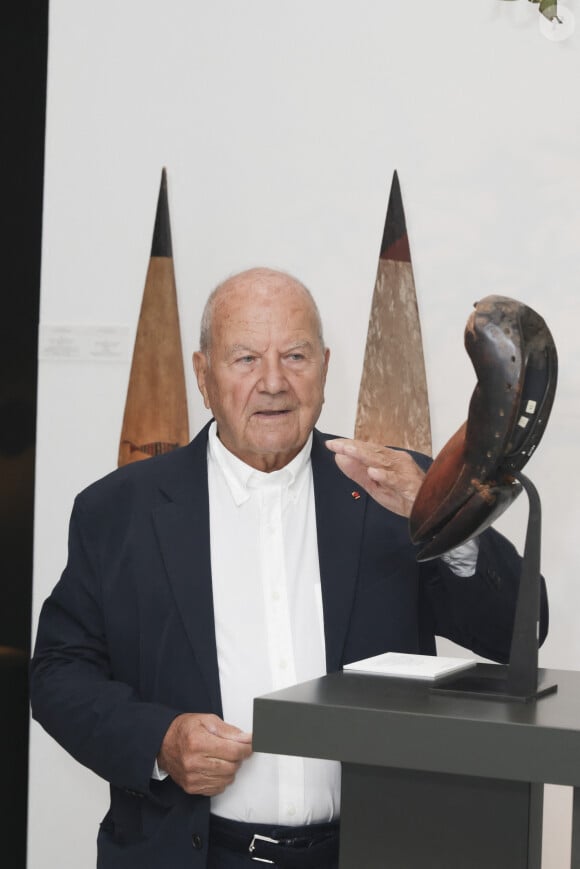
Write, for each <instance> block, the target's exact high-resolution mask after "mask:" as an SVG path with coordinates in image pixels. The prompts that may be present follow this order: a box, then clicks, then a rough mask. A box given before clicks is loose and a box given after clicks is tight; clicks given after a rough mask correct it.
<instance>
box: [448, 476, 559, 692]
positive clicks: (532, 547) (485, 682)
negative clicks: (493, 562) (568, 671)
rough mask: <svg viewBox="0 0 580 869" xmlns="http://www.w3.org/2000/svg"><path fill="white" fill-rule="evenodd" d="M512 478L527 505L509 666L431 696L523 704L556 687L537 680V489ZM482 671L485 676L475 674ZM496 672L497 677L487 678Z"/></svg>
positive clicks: (539, 512)
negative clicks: (470, 696)
mask: <svg viewBox="0 0 580 869" xmlns="http://www.w3.org/2000/svg"><path fill="white" fill-rule="evenodd" d="M514 477H515V478H516V479H517V480H518V481H519V482H520V483H521V484H522V486H523V488H524V489H525V490H526V494H527V496H528V501H529V506H530V509H529V514H528V527H527V530H526V542H525V546H524V557H523V561H522V571H521V576H520V588H519V592H518V601H517V607H516V615H515V619H514V628H513V634H512V644H511V652H510V659H509V664H508V665H507V666H497V667H491V668H490V667H489V665H483V667H482V666H481V665H478V666H477V667H476V668H475V670H474V671H472V672H471V673H468V674H465V675H463V676H459V677H455V678H451V679H450V680H446V681H445V682H440V683H439V684H438V685H437V686H436V687H434V688H432V691H433V692H435V693H444V694H458V695H466V694H467V695H469V694H471V695H475V696H478V697H485V698H489V699H495V700H506V701H519V702H523V703H525V702H527V701H530V700H536V699H538V698H539V697H543V696H545V695H546V694H553V693H554V691H556V690H557V688H558V686H557V685H555V684H544V682H543V677H540V678H539V677H538V632H539V631H538V629H539V620H540V581H541V580H540V549H541V532H542V508H541V504H540V497H539V495H538V492H537V489H536V487H535V486H534V484H533V483H532V481H531V480H529V479H528V478H527V477H526V476H524V474H522V473H521V472H519V471H517V472H515V473H514ZM483 668H485V675H484V674H483V673H481V672H478V670H480V671H481V670H482V669H483ZM490 669H491V670H492V671H495V670H497V675H493V674H490Z"/></svg>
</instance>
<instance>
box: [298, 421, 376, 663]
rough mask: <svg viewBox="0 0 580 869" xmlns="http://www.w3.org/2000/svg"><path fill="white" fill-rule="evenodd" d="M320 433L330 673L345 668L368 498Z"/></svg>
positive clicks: (317, 473)
mask: <svg viewBox="0 0 580 869" xmlns="http://www.w3.org/2000/svg"><path fill="white" fill-rule="evenodd" d="M327 439H328V437H327V436H325V435H322V434H321V433H320V432H318V431H316V429H315V431H314V439H313V442H312V474H313V479H314V496H315V501H316V528H317V535H318V559H319V562H320V581H321V585H322V603H323V612H324V633H325V639H326V669H327V671H328V672H333V671H334V670H338V669H340V667H341V666H342V654H343V649H344V644H345V641H346V636H347V632H348V626H349V621H350V614H351V610H352V603H353V598H354V593H355V588H356V581H357V576H358V564H359V552H360V546H361V541H362V532H363V526H364V517H365V512H366V504H367V498H368V495H367V494H366V492H365V491H364V490H358V489H357V487H356V484H355V483H353V481H352V480H350V479H349V478H348V477H346V476H345V475H344V474H343V473H342V472H341V471H340V469H339V468H337V466H336V463H335V459H334V454H333V453H331V452H330V450H328V449H327V448H326V447H325V446H324V441H325V440H327Z"/></svg>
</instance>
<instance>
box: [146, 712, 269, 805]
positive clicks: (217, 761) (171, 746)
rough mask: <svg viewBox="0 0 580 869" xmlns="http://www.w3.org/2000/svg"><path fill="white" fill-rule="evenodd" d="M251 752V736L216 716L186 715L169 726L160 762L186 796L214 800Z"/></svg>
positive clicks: (174, 720) (229, 782)
mask: <svg viewBox="0 0 580 869" xmlns="http://www.w3.org/2000/svg"><path fill="white" fill-rule="evenodd" d="M251 753H252V734H251V733H244V732H243V731H241V730H240V729H239V728H238V727H234V726H233V725H231V724H226V723H225V721H222V719H221V718H218V716H217V715H210V714H197V713H184V714H183V715H178V716H177V718H174V719H173V721H172V722H171V724H170V725H169V728H168V730H167V733H166V734H165V737H164V739H163V742H162V744H161V750H160V752H159V755H158V757H157V762H158V764H159V767H160V768H161V769H163V770H164V771H165V772H166V773H168V775H170V776H171V778H172V779H173V781H174V782H176V783H177V784H178V785H179V786H180V787H181V788H183V790H184V791H186V793H188V794H203V795H204V796H209V797H213V796H215V794H221V793H222V792H223V791H224V790H225V788H226V787H227V786H228V785H229V784H231V783H232V782H233V780H234V778H235V775H236V772H237V771H238V769H239V768H240V765H241V763H242V761H244V760H245V759H246V758H247V757H249V756H250V754H251Z"/></svg>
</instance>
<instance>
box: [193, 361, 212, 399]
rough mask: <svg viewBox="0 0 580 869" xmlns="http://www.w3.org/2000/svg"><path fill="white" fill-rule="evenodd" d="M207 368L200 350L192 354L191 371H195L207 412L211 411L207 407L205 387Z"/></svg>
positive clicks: (207, 365) (207, 362) (207, 364)
mask: <svg viewBox="0 0 580 869" xmlns="http://www.w3.org/2000/svg"><path fill="white" fill-rule="evenodd" d="M208 367H209V361H208V358H207V356H206V354H205V353H202V352H201V350H196V351H195V353H194V354H193V370H194V371H195V377H196V379H197V386H198V389H199V391H200V392H201V394H202V396H203V403H204V405H205V406H206V408H207V409H208V410H211V408H210V406H209V396H208V393H207V386H206V374H207V369H208Z"/></svg>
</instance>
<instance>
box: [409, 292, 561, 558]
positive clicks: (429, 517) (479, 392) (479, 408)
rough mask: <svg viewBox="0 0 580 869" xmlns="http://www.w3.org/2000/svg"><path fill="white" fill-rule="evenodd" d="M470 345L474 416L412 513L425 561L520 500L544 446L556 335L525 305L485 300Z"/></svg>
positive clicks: (468, 336)
mask: <svg viewBox="0 0 580 869" xmlns="http://www.w3.org/2000/svg"><path fill="white" fill-rule="evenodd" d="M465 347H466V350H467V352H468V354H469V356H470V357H471V361H472V363H473V366H474V368H475V372H476V374H477V380H478V382H477V386H476V387H475V390H474V392H473V395H472V398H471V402H470V405H469V416H468V419H467V422H465V423H464V424H463V425H462V426H461V428H460V429H459V431H457V432H456V433H455V434H454V435H453V437H452V438H451V439H450V440H449V441H448V442H447V444H446V445H445V446H444V447H443V449H442V450H441V452H440V453H439V455H438V456H437V458H436V459H435V461H434V462H433V464H432V465H431V467H430V469H429V471H428V472H427V475H426V477H425V480H424V482H423V485H422V487H421V489H420V490H419V493H418V495H417V498H416V500H415V503H414V505H413V510H412V513H411V516H410V531H411V537H412V539H413V541H414V542H415V543H418V544H419V546H420V547H421V548H420V550H419V555H418V559H419V560H421V561H424V560H427V559H429V558H434V557H435V556H438V555H441V554H443V553H444V552H447V551H448V550H450V549H452V548H453V547H455V546H457V545H459V544H460V543H462V542H464V541H465V540H468V539H469V538H470V537H473V536H474V535H475V534H477V533H479V532H480V531H482V530H483V529H484V528H486V527H487V526H488V525H490V524H491V523H492V522H493V521H494V520H495V519H497V518H498V516H499V515H500V514H501V513H503V511H504V510H505V509H506V508H507V507H508V506H509V505H510V504H511V503H512V501H513V500H514V499H515V498H516V497H517V495H519V493H520V491H521V485H520V483H519V482H518V481H517V480H516V479H515V477H514V474H515V473H516V472H518V471H520V470H521V469H522V468H523V467H524V465H525V464H526V462H527V461H528V459H529V458H530V456H531V455H532V453H533V452H534V450H535V448H536V447H537V445H538V443H539V441H540V439H541V437H542V435H543V433H544V429H545V427H546V423H547V421H548V417H549V415H550V411H551V408H552V403H553V400H554V394H555V390H556V380H557V370H558V360H557V354H556V348H555V345H554V341H553V338H552V335H551V334H550V331H549V329H548V327H547V326H546V324H545V322H544V320H543V319H542V318H541V317H540V316H539V314H537V313H536V312H535V311H533V310H532V309H531V308H528V307H527V306H526V305H524V304H522V303H521V302H518V301H516V300H514V299H509V298H507V297H505V296H487V297H486V298H485V299H482V300H481V301H480V302H478V303H477V304H476V305H475V311H474V312H473V313H472V315H471V316H470V318H469V320H468V322H467V326H466V329H465Z"/></svg>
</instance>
